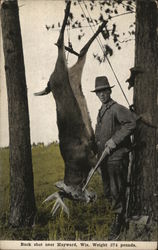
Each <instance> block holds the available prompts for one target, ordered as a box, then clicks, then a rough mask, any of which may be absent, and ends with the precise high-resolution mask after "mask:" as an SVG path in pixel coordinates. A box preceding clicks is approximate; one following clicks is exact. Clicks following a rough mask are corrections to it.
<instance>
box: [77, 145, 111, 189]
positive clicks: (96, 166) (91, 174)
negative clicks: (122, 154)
mask: <svg viewBox="0 0 158 250" xmlns="http://www.w3.org/2000/svg"><path fill="white" fill-rule="evenodd" d="M108 155H109V154H108V153H107V150H106V148H105V149H104V151H103V153H102V155H101V157H100V158H99V160H98V162H97V164H96V165H95V167H94V168H92V169H91V170H90V172H89V174H88V176H87V180H86V183H85V185H84V186H83V188H82V191H84V190H85V189H86V187H87V185H88V183H89V182H90V179H91V178H92V176H93V175H94V173H95V171H96V170H97V169H98V167H99V165H100V163H101V162H102V161H103V160H104V159H105V157H107V156H108Z"/></svg>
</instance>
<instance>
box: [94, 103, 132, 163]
mask: <svg viewBox="0 0 158 250" xmlns="http://www.w3.org/2000/svg"><path fill="white" fill-rule="evenodd" d="M135 127H136V117H135V115H134V114H133V112H131V111H130V110H129V109H127V108H126V107H124V106H122V105H120V104H118V103H117V102H115V101H113V100H112V99H110V101H109V102H108V103H107V104H103V105H102V107H101V109H100V110H99V114H98V118H97V125H96V130H95V138H96V143H97V147H98V155H99V156H100V155H101V153H102V152H103V150H104V149H105V144H106V142H107V141H108V140H109V139H112V140H113V141H114V143H115V144H116V149H115V150H113V152H112V154H110V156H109V157H108V161H115V160H120V159H122V158H123V157H124V156H125V155H127V154H128V152H129V151H130V147H131V141H130V135H131V134H132V132H133V130H134V129H135Z"/></svg>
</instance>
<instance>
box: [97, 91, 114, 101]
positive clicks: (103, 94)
mask: <svg viewBox="0 0 158 250" xmlns="http://www.w3.org/2000/svg"><path fill="white" fill-rule="evenodd" d="M110 94H111V90H110V89H104V90H100V91H97V92H96V95H97V96H98V98H99V100H100V101H101V102H102V103H104V104H105V103H107V102H108V101H109V100H110Z"/></svg>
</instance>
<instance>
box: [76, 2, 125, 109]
mask: <svg viewBox="0 0 158 250" xmlns="http://www.w3.org/2000/svg"><path fill="white" fill-rule="evenodd" d="M78 3H79V6H80V8H81V10H82V12H83V14H84V16H85V17H86V13H85V11H84V9H83V8H82V6H81V4H80V2H79V0H78ZM83 4H84V6H85V9H87V8H86V5H85V2H84V0H83ZM87 13H88V15H89V18H90V19H91V20H92V22H93V24H94V21H93V19H92V18H91V15H90V13H89V11H88V9H87ZM87 22H88V20H87ZM88 24H89V27H90V28H91V30H92V32H93V34H94V33H95V31H96V30H95V28H94V30H93V28H92V26H91V24H90V23H89V22H88ZM93 27H94V26H93ZM96 39H97V42H98V44H99V46H100V48H101V50H102V52H103V54H104V55H105V53H104V50H105V49H104V46H103V44H102V41H101V39H100V37H99V36H98V37H97V38H96ZM105 57H106V60H107V62H108V64H109V66H110V68H111V70H112V72H113V74H114V76H115V79H116V81H117V83H118V85H119V87H120V89H121V91H122V94H123V96H124V98H125V100H126V102H127V104H128V106H130V103H129V101H128V99H127V96H126V94H125V92H124V90H123V89H122V86H121V84H120V82H119V79H118V77H117V75H116V73H115V70H114V68H113V66H112V64H111V62H110V60H109V58H108V57H107V56H106V55H105Z"/></svg>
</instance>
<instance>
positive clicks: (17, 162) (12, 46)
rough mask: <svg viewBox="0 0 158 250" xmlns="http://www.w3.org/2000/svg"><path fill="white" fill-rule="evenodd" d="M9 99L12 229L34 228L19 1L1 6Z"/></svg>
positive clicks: (4, 2)
mask: <svg viewBox="0 0 158 250" xmlns="http://www.w3.org/2000/svg"><path fill="white" fill-rule="evenodd" d="M1 23H2V37H3V49H4V57H5V73H6V84H7V95H8V115H9V140H10V142H9V146H10V218H9V222H10V224H11V225H12V226H15V227H19V226H29V225H32V224H33V220H34V215H35V211H36V205H35V197H34V186H33V171H32V154H31V145H30V127H29V111H28V100H27V87H26V79H25V68H24V58H23V48H22V39H21V30H20V22H19V12H18V5H17V0H5V1H3V2H2V3H1Z"/></svg>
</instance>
